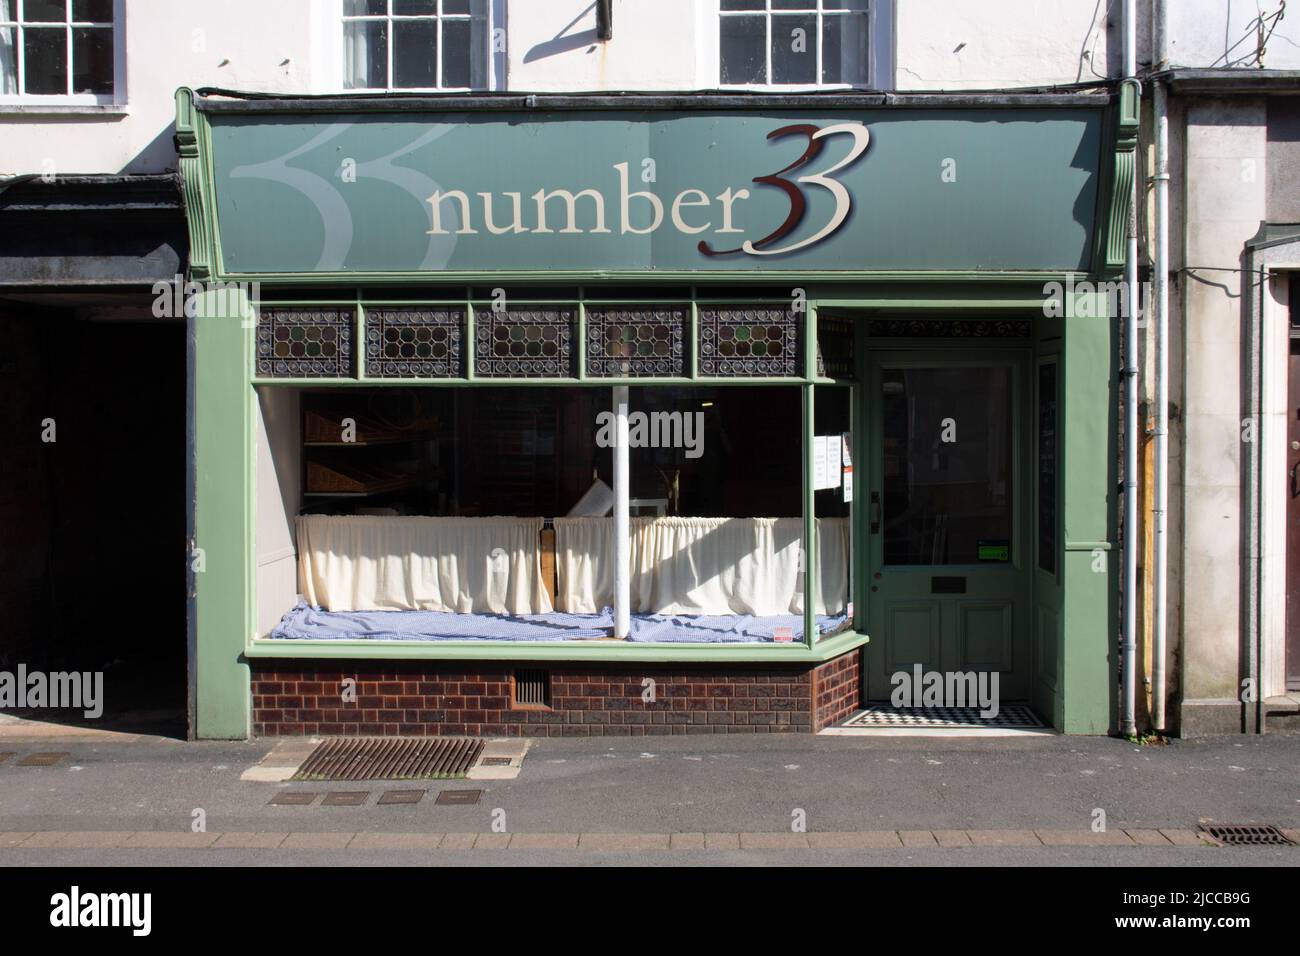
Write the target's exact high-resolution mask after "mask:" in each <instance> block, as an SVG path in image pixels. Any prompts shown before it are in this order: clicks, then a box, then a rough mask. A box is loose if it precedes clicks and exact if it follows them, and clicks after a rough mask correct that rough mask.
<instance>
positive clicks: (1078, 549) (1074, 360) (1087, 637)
mask: <svg viewBox="0 0 1300 956" xmlns="http://www.w3.org/2000/svg"><path fill="white" fill-rule="evenodd" d="M1092 298H1093V300H1094V301H1093V306H1092V308H1091V309H1087V310H1084V309H1076V310H1075V313H1076V315H1077V314H1078V313H1080V312H1084V311H1087V312H1089V313H1090V314H1091V315H1093V316H1096V318H1073V319H1066V320H1065V321H1064V322H1062V327H1063V339H1064V342H1063V348H1062V352H1061V369H1060V376H1061V385H1060V391H1061V400H1060V404H1061V412H1060V414H1061V441H1062V447H1061V460H1060V473H1061V489H1060V502H1061V505H1060V506H1061V509H1062V517H1061V529H1062V545H1061V569H1062V570H1061V602H1060V630H1061V665H1060V669H1059V675H1058V682H1059V694H1060V698H1061V711H1062V718H1061V722H1060V723H1059V724H1058V725H1057V726H1059V727H1060V728H1061V729H1062V730H1064V731H1065V732H1066V733H1074V734H1104V733H1106V732H1107V731H1108V730H1109V729H1110V727H1111V726H1112V725H1113V720H1112V716H1113V715H1115V714H1116V689H1115V688H1116V674H1117V664H1116V661H1115V640H1114V635H1115V633H1116V628H1117V621H1118V618H1119V575H1120V573H1121V567H1120V552H1119V550H1118V548H1117V547H1114V546H1112V545H1111V544H1110V543H1111V542H1112V541H1114V540H1115V538H1116V530H1115V529H1116V525H1117V521H1118V516H1117V515H1118V511H1117V509H1118V497H1119V493H1118V464H1117V462H1118V459H1119V447H1118V436H1119V421H1118V408H1119V395H1118V385H1117V383H1118V381H1119V377H1118V374H1117V373H1118V369H1119V357H1118V349H1119V342H1118V335H1117V334H1116V330H1117V328H1118V322H1117V321H1116V319H1115V318H1113V317H1112V316H1113V313H1112V312H1111V311H1110V310H1109V305H1110V303H1109V302H1108V301H1107V300H1106V297H1105V296H1098V295H1094V296H1092Z"/></svg>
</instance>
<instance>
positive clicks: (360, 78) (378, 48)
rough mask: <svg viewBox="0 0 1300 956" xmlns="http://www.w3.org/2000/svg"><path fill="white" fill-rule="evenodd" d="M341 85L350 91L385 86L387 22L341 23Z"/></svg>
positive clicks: (386, 77)
mask: <svg viewBox="0 0 1300 956" xmlns="http://www.w3.org/2000/svg"><path fill="white" fill-rule="evenodd" d="M343 85H344V86H345V87H346V88H348V89H350V90H352V89H366V88H380V89H382V88H383V87H386V86H387V85H388V21H386V20H353V21H350V22H347V23H344V24H343Z"/></svg>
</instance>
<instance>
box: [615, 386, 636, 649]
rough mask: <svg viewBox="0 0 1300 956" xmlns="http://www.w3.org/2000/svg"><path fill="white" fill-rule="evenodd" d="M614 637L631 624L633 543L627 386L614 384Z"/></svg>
mask: <svg viewBox="0 0 1300 956" xmlns="http://www.w3.org/2000/svg"><path fill="white" fill-rule="evenodd" d="M614 420H615V425H614V427H615V436H616V437H615V441H614V636H615V637H617V638H626V637H627V633H628V631H629V630H630V629H631V627H632V613H631V608H630V604H631V596H632V587H631V574H632V543H631V538H630V536H629V533H628V514H627V513H628V509H629V505H628V487H629V482H628V450H627V443H628V425H627V386H626V385H615V386H614Z"/></svg>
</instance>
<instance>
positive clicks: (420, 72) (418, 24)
mask: <svg viewBox="0 0 1300 956" xmlns="http://www.w3.org/2000/svg"><path fill="white" fill-rule="evenodd" d="M437 68H438V21H437V20H394V21H393V86H394V87H396V88H398V89H408V90H409V89H418V88H428V87H433V86H437V85H438V74H437Z"/></svg>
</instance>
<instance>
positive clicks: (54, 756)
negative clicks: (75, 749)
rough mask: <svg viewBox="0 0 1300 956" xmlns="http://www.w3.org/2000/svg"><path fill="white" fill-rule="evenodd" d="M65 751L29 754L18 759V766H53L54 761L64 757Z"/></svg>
mask: <svg viewBox="0 0 1300 956" xmlns="http://www.w3.org/2000/svg"><path fill="white" fill-rule="evenodd" d="M66 756H67V754H66V753H40V754H29V755H28V756H26V757H24V758H23V759H22V760H20V761H18V766H20V767H53V766H54V765H55V764H56V763H58V762H59V761H60V760H62V759H63V758H64V757H66Z"/></svg>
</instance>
